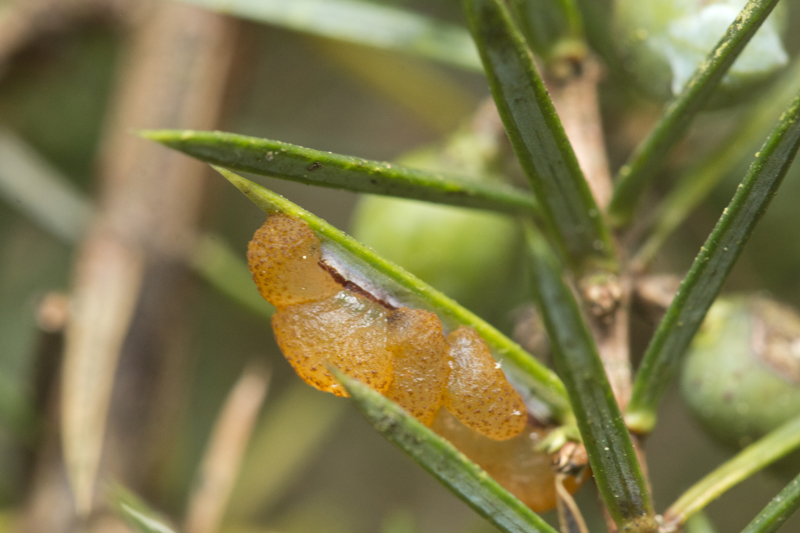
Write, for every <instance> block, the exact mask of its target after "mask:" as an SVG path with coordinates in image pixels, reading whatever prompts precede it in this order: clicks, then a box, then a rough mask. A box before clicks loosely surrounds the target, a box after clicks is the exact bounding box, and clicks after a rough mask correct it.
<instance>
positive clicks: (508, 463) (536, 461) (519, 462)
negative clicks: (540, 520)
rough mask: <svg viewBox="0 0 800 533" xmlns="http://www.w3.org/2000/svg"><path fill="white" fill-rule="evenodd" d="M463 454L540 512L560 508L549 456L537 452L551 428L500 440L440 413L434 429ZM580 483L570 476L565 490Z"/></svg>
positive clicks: (531, 428)
mask: <svg viewBox="0 0 800 533" xmlns="http://www.w3.org/2000/svg"><path fill="white" fill-rule="evenodd" d="M431 429H433V430H434V431H435V432H436V433H437V434H439V435H441V436H442V437H444V438H445V439H447V440H448V441H450V442H451V443H452V444H453V446H455V447H456V448H458V450H459V451H461V453H463V454H464V455H466V456H467V457H469V458H470V460H472V461H473V462H475V463H476V464H478V465H479V466H480V467H481V468H483V469H484V470H486V472H487V473H488V474H489V475H490V476H492V478H493V479H494V480H495V481H497V482H498V483H499V484H500V485H501V486H502V487H503V488H505V489H506V490H507V491H509V492H510V493H511V494H513V495H514V496H516V497H517V498H518V499H519V500H520V501H522V502H523V503H524V504H525V505H527V506H528V507H530V508H531V509H533V510H534V511H535V512H537V513H543V512H545V511H549V510H551V509H554V508H555V507H556V489H555V475H554V473H553V468H552V461H551V458H550V456H549V455H548V454H546V453H544V452H539V451H536V445H537V444H538V443H539V441H540V440H541V439H542V438H544V436H545V435H546V434H547V429H546V428H542V427H534V426H531V425H527V426H526V427H525V428H524V431H522V432H521V433H520V434H519V435H517V436H516V437H514V438H512V439H508V440H504V441H497V440H492V439H489V438H486V437H484V436H483V435H481V434H479V433H477V432H475V431H473V430H471V429H470V428H468V427H466V426H465V425H464V424H462V423H461V422H459V421H458V420H457V419H456V418H455V416H453V415H452V414H450V413H449V412H447V411H446V410H445V409H442V410H440V411H439V413H438V415H437V416H436V419H435V421H434V422H433V426H432V428H431ZM584 479H585V476H584V477H582V478H581V479H580V480H578V479H576V478H574V477H568V478H567V479H566V481H565V482H564V487H565V488H566V489H567V490H568V491H569V492H570V493H573V492H575V491H576V490H578V488H579V487H580V485H581V483H582V482H583V481H584Z"/></svg>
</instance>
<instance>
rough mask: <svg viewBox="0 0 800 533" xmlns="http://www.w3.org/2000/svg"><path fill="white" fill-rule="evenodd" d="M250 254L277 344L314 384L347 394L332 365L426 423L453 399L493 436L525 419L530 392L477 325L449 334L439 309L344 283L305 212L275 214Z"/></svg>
mask: <svg viewBox="0 0 800 533" xmlns="http://www.w3.org/2000/svg"><path fill="white" fill-rule="evenodd" d="M247 258H248V263H249V266H250V270H251V272H252V273H253V280H254V281H255V282H256V285H258V288H259V291H260V292H261V294H262V296H263V297H264V298H265V299H266V300H268V301H269V302H270V303H272V304H273V305H275V307H276V308H277V311H276V312H275V315H274V316H273V318H272V327H273V330H274V332H275V338H276V339H277V341H278V345H279V346H280V349H281V351H282V352H283V354H284V356H285V357H286V359H288V361H289V363H290V364H291V365H292V366H293V367H294V369H295V371H296V372H297V374H298V375H299V376H300V377H301V378H302V379H303V380H305V381H306V382H307V383H308V384H310V385H312V386H314V387H316V388H318V389H320V390H323V391H327V392H332V393H334V394H336V395H338V396H347V393H346V391H345V390H344V389H343V388H342V387H341V386H340V385H339V384H338V383H337V382H336V380H335V379H334V378H333V376H332V375H331V373H330V372H329V370H328V365H333V366H335V367H336V368H339V369H340V370H341V371H343V372H344V373H346V374H348V375H349V376H352V377H354V378H356V379H359V380H360V381H362V382H364V383H366V384H367V385H369V386H370V387H372V388H373V389H375V390H377V391H379V392H382V393H385V394H386V395H387V396H388V397H389V398H391V399H392V400H394V401H395V402H397V403H398V404H399V405H401V406H402V407H403V408H405V409H406V410H408V411H409V412H410V413H411V414H412V415H414V416H415V417H417V418H418V419H419V420H420V421H422V422H423V423H425V424H428V425H430V424H431V423H432V422H433V419H434V417H435V415H436V412H437V411H438V410H439V408H440V407H441V406H442V405H445V406H446V407H447V408H448V409H450V410H451V411H452V412H453V413H454V414H455V415H456V416H457V417H458V419H459V420H461V421H462V422H463V423H464V424H466V425H467V426H469V427H470V428H472V429H473V430H475V431H478V432H480V433H481V434H483V435H485V436H487V437H489V438H491V439H496V440H503V439H510V438H512V437H514V436H515V435H517V434H519V433H520V432H521V431H522V430H523V428H524V427H525V420H526V416H527V415H526V410H525V406H524V404H523V403H522V399H521V398H520V396H519V394H517V392H516V391H515V390H514V389H513V388H512V387H511V385H510V384H509V383H508V381H507V380H506V378H505V375H504V374H503V372H502V371H501V370H500V369H499V365H497V363H495V361H494V359H493V358H492V355H491V353H490V352H489V349H488V348H487V346H486V343H484V342H483V339H481V337H480V335H478V333H477V332H476V331H475V330H473V329H470V328H467V327H464V326H462V327H460V328H459V329H457V330H456V331H454V332H453V333H451V334H450V335H449V336H448V337H447V340H446V341H445V338H444V335H443V332H442V323H441V321H440V320H439V318H438V317H437V316H436V315H435V314H434V313H430V312H428V311H424V310H419V309H408V308H401V309H394V310H390V309H387V308H386V307H384V306H382V305H381V304H379V303H376V302H374V301H372V300H370V299H368V298H367V297H365V296H362V295H361V294H357V293H355V292H353V291H351V290H348V289H345V288H343V287H342V286H341V285H340V284H339V283H337V282H336V280H334V278H333V276H331V275H330V273H329V272H327V271H326V270H324V269H323V268H322V267H321V266H320V260H321V255H320V242H319V239H318V238H317V236H316V235H315V234H314V232H313V231H312V230H311V228H309V227H308V225H307V224H306V223H305V222H304V221H302V220H298V219H293V218H291V217H288V216H286V215H271V216H269V217H268V218H267V221H266V222H265V223H264V225H263V226H262V227H261V228H259V229H258V231H256V234H255V235H254V236H253V240H252V241H250V244H249V246H248V252H247Z"/></svg>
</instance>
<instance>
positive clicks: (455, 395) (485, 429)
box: [444, 326, 527, 440]
mask: <svg viewBox="0 0 800 533" xmlns="http://www.w3.org/2000/svg"><path fill="white" fill-rule="evenodd" d="M447 357H448V364H450V367H451V370H450V378H449V379H448V382H447V390H446V392H445V399H444V402H445V406H447V409H449V410H450V412H451V413H453V414H454V415H455V416H456V418H458V419H459V420H460V421H461V422H463V423H464V424H465V425H466V426H468V427H470V428H472V429H473V430H475V431H477V432H478V433H480V434H481V435H484V436H486V437H489V438H490V439H494V440H506V439H510V438H512V437H515V436H516V435H519V433H520V432H521V431H522V430H523V429H524V428H525V423H526V420H527V409H526V408H525V404H524V403H523V401H522V398H521V397H520V395H519V393H518V392H517V391H516V390H514V387H512V386H511V384H510V383H509V382H508V380H507V379H506V376H505V374H503V371H502V370H500V365H499V364H498V363H497V362H496V361H495V360H494V358H493V357H492V354H491V352H490V351H489V348H488V347H487V346H486V343H485V342H484V341H483V339H482V338H481V336H480V335H478V332H477V331H475V330H474V329H472V328H468V327H465V326H461V327H459V328H458V329H457V330H455V331H453V332H452V333H450V335H448V336H447Z"/></svg>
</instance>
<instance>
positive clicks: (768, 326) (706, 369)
mask: <svg viewBox="0 0 800 533" xmlns="http://www.w3.org/2000/svg"><path fill="white" fill-rule="evenodd" d="M681 392H682V394H683V397H684V399H685V400H686V402H687V404H688V405H689V408H690V409H691V411H692V412H693V414H694V415H695V416H696V417H697V419H698V420H699V421H700V423H701V425H702V426H703V428H704V429H705V430H706V431H707V432H708V433H709V434H711V435H712V436H713V437H715V438H717V439H718V440H720V441H721V442H723V443H725V444H728V445H731V446H734V447H736V448H741V447H744V446H747V445H748V444H750V443H751V442H753V441H754V440H756V439H758V438H760V437H762V436H764V435H766V434H767V433H769V432H770V431H772V430H773V429H775V428H777V427H778V426H780V425H781V424H783V423H784V422H786V421H788V420H790V419H791V418H794V417H796V416H797V415H798V413H800V314H798V313H797V311H795V310H794V309H792V308H790V307H788V306H786V305H783V304H780V303H778V302H776V301H774V300H771V299H769V298H766V297H763V296H739V297H733V298H721V299H720V300H718V301H717V303H715V304H714V305H713V306H712V307H711V310H710V311H709V313H708V316H707V317H706V320H705V322H704V323H703V326H702V328H701V330H700V332H699V333H698V335H697V337H696V339H695V341H694V343H693V344H692V347H691V348H690V351H689V353H688V354H687V358H686V363H685V365H684V369H683V376H682V379H681Z"/></svg>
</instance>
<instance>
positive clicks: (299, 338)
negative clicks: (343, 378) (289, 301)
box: [272, 287, 392, 396]
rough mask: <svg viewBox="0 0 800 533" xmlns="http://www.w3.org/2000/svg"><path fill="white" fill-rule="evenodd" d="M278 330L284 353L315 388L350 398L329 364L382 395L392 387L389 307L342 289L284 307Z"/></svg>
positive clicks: (275, 324)
mask: <svg viewBox="0 0 800 533" xmlns="http://www.w3.org/2000/svg"><path fill="white" fill-rule="evenodd" d="M340 288H341V287H340ZM272 329H273V330H274V332H275V339H276V340H277V341H278V346H279V347H280V349H281V351H282V352H283V355H284V356H285V357H286V359H287V360H288V361H289V363H290V364H291V365H292V367H293V368H294V370H295V372H297V374H298V375H299V376H300V377H301V378H303V380H305V382H306V383H308V384H309V385H313V386H314V387H316V388H318V389H320V390H323V391H327V392H332V393H334V394H335V395H337V396H347V392H346V391H345V390H344V389H343V388H342V387H341V386H340V385H339V384H338V383H337V382H336V380H335V379H334V377H333V375H332V374H331V373H330V372H329V371H328V369H327V367H326V364H330V365H333V366H335V367H336V368H338V369H339V370H341V371H342V372H344V373H345V374H347V375H348V376H351V377H354V378H356V379H358V380H360V381H362V382H363V383H366V384H367V385H369V386H370V387H372V388H373V389H375V390H377V391H378V392H385V391H386V390H387V389H388V388H389V385H390V384H391V379H392V354H391V352H389V351H388V350H387V349H386V330H387V319H386V309H384V308H383V307H382V306H380V305H378V304H376V303H374V302H372V301H370V300H368V299H366V298H364V297H363V296H359V295H358V294H355V293H353V292H351V291H349V290H341V291H339V292H338V293H337V294H336V295H335V296H334V297H333V298H327V299H325V300H321V301H319V302H309V303H303V304H297V305H289V306H286V307H279V308H278V310H277V311H276V313H275V315H273V317H272Z"/></svg>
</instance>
